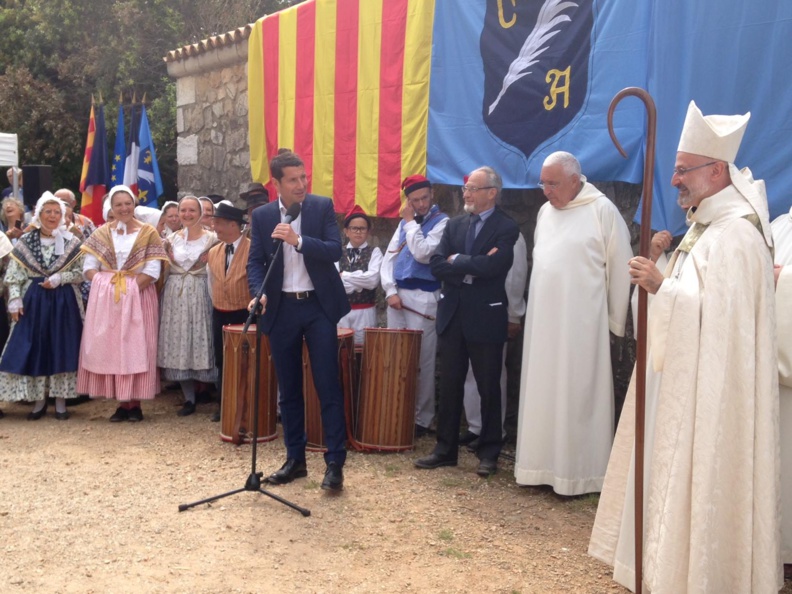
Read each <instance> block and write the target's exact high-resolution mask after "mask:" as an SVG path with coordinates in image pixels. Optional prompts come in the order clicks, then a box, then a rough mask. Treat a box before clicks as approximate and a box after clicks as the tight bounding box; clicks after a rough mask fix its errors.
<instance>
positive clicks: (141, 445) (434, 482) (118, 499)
mask: <svg viewBox="0 0 792 594" xmlns="http://www.w3.org/2000/svg"><path fill="white" fill-rule="evenodd" d="M178 406H179V398H178V395H177V394H175V393H166V394H164V395H162V396H160V397H159V398H158V399H157V400H156V401H155V402H153V403H144V408H143V410H144V414H145V415H146V419H145V421H144V422H143V423H139V424H133V423H121V424H111V423H109V422H108V421H107V419H108V417H109V416H110V414H112V412H113V410H114V408H115V407H114V403H112V402H104V401H95V402H89V403H86V404H83V405H80V406H76V407H71V408H70V411H71V413H72V418H71V419H70V420H68V421H66V422H59V421H56V420H55V419H54V418H53V417H52V411H51V412H50V413H49V414H48V416H47V417H45V418H44V419H42V420H40V421H38V422H27V421H26V420H25V415H26V414H27V413H28V412H29V411H30V407H29V406H25V405H22V404H3V405H2V410H3V411H4V412H5V413H6V417H5V418H4V419H2V420H0V476H2V481H0V535H2V542H0V547H2V551H3V555H2V561H0V591H2V592H8V593H16V592H35V593H40V592H96V593H100V592H101V593H107V592H112V593H116V592H118V593H121V592H135V593H139V592H190V593H209V592H212V593H213V592H300V593H312V592H316V593H319V592H328V593H329V592H339V593H340V592H344V593H369V592H394V593H395V592H398V593H411V592H449V593H451V592H493V593H496V592H497V593H501V592H502V593H507V594H513V593H521V594H528V593H545V592H575V593H581V592H583V593H591V594H594V593H602V592H608V593H623V592H627V591H626V590H624V589H623V588H621V587H619V586H617V585H616V584H614V582H613V581H612V580H611V578H610V572H609V570H608V568H607V567H606V566H604V565H602V564H601V563H599V562H598V561H596V560H594V559H592V558H590V557H589V556H588V555H587V554H586V548H587V546H588V538H589V534H590V531H591V526H592V523H593V521H594V514H595V512H596V504H597V498H596V497H593V496H589V497H581V498H561V497H558V496H556V495H554V494H553V493H552V492H551V491H549V490H548V489H546V488H520V487H517V486H516V485H515V484H514V480H513V476H512V468H511V465H510V464H509V463H508V462H502V463H501V470H500V471H499V473H498V474H497V475H496V476H495V477H492V478H490V479H488V480H483V479H480V478H479V477H477V476H476V474H475V469H476V464H477V461H476V459H475V457H474V456H473V455H472V454H469V453H467V452H465V451H463V452H462V453H461V455H460V464H459V466H458V467H456V468H441V469H437V470H434V471H421V470H418V469H415V468H414V467H413V465H412V459H413V458H415V457H416V456H419V455H423V454H426V453H428V452H429V451H430V450H431V447H432V438H430V437H428V438H423V439H421V440H419V441H418V443H417V446H416V451H415V452H408V453H405V454H361V453H350V455H349V458H348V460H347V465H346V467H345V469H344V470H345V489H344V491H343V493H342V494H340V495H331V494H328V493H325V492H324V491H322V490H321V489H320V488H319V485H320V483H321V479H322V475H323V471H324V463H323V461H322V458H321V454H316V453H312V454H309V455H308V467H309V474H308V477H307V478H306V479H300V480H297V481H295V482H294V483H291V484H289V485H284V486H281V487H272V492H273V493H277V494H278V495H281V496H283V497H285V498H286V499H289V500H291V501H293V502H294V503H296V504H298V505H300V506H303V507H306V508H308V509H310V510H311V516H310V517H307V518H306V517H303V516H301V515H300V514H299V513H297V512H296V511H294V510H291V509H290V508H288V507H286V506H284V505H282V504H281V503H279V502H277V501H275V500H273V499H271V498H269V497H266V496H263V495H259V494H255V493H249V492H245V493H240V494H238V495H234V496H232V497H230V498H227V499H224V500H222V501H218V502H215V503H213V504H211V505H202V506H198V507H196V508H194V509H191V510H188V511H185V512H183V513H179V512H178V505H179V504H181V503H188V502H192V501H195V500H198V499H202V498H205V497H209V496H211V495H215V494H219V493H223V492H226V491H229V490H231V489H236V488H241V487H243V486H244V484H245V480H246V479H247V476H248V474H249V473H250V446H241V447H236V446H234V445H232V444H227V443H223V442H221V441H220V440H219V438H218V430H219V426H218V425H217V424H214V423H211V422H210V421H209V416H210V414H211V412H212V405H199V407H198V412H197V413H196V414H194V415H192V416H190V417H185V418H178V417H176V415H175V413H176V410H177V408H178ZM283 458H284V448H283V442H282V441H281V440H280V439H278V440H275V441H273V442H270V443H267V444H263V445H261V446H260V447H259V448H258V461H259V464H258V467H259V470H262V471H264V472H265V474H268V473H269V472H271V471H272V470H274V469H276V468H277V467H279V466H280V464H281V463H282V461H283ZM784 592H792V588H790V587H789V584H788V585H787V588H785V589H784Z"/></svg>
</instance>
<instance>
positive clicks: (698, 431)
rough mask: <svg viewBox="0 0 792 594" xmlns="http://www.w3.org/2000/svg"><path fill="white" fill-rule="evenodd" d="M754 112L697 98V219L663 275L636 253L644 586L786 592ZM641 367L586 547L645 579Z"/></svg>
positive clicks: (679, 180) (688, 197)
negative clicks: (641, 318)
mask: <svg viewBox="0 0 792 594" xmlns="http://www.w3.org/2000/svg"><path fill="white" fill-rule="evenodd" d="M747 121H748V116H733V117H732V116H709V117H708V118H704V116H702V114H701V112H700V111H699V110H698V108H697V107H696V106H695V103H693V102H691V105H690V107H689V109H688V116H687V119H686V121H685V127H684V129H683V133H682V139H681V140H680V144H679V149H678V153H677V161H676V167H675V168H674V175H673V177H672V184H673V185H674V186H676V187H677V188H678V189H679V203H680V206H682V207H683V208H689V210H688V215H687V217H688V222H689V223H690V224H691V226H690V228H689V229H688V232H687V234H686V235H685V238H684V239H683V241H682V243H681V244H680V246H679V248H678V249H677V250H676V251H675V253H674V255H673V256H672V258H671V261H670V262H669V265H668V267H667V268H666V272H665V274H664V275H663V274H660V273H659V272H658V271H657V268H656V267H655V265H654V264H653V263H651V261H649V260H647V259H645V258H634V259H633V260H631V261H630V274H631V276H632V277H633V282H634V283H636V284H640V285H641V286H643V287H644V288H646V289H647V290H648V291H649V292H650V293H653V294H654V297H653V299H652V302H651V307H650V309H649V321H648V329H647V337H648V340H649V356H648V361H647V369H646V371H647V382H646V439H645V448H646V449H645V456H644V460H645V474H644V477H643V484H644V493H645V496H644V540H643V552H644V555H643V578H644V580H643V581H644V592H649V593H651V594H665V593H668V594H671V593H673V594H724V593H734V594H738V593H745V592H776V591H778V589H779V588H780V587H781V586H782V583H783V580H782V574H781V563H780V551H779V548H780V547H779V506H778V497H779V480H778V475H779V456H778V449H779V442H778V379H777V373H778V371H777V360H776V341H775V302H774V296H773V265H772V256H771V250H770V247H771V246H772V239H771V237H770V228H769V219H768V212H767V198H766V194H765V190H764V183H763V182H762V181H754V180H753V178H752V176H751V173H750V171H749V170H747V169H744V170H742V171H740V170H738V169H737V168H736V167H735V166H734V164H733V160H734V157H735V156H736V154H737V150H738V148H739V144H740V141H741V139H742V135H743V133H744V130H745V126H746V125H747ZM634 381H635V379H634V377H633V383H632V384H631V386H630V390H629V391H628V394H627V400H626V402H625V407H624V410H623V412H622V416H621V420H620V422H619V429H618V432H617V434H616V439H615V441H614V445H613V452H612V454H611V459H610V461H609V463H608V471H607V474H606V477H605V484H604V487H603V491H602V495H601V497H600V503H599V507H598V509H597V517H596V519H595V523H594V530H593V532H592V537H591V542H590V544H589V554H591V555H592V556H594V557H596V558H598V559H600V560H602V561H604V562H605V563H607V564H609V565H611V566H613V567H614V579H615V580H616V581H617V582H619V583H621V584H622V585H624V586H626V587H627V588H630V589H631V590H633V591H635V562H634V541H633V538H634V536H633V527H634V488H633V485H634V479H633V472H634V453H633V443H634V436H635V422H634V419H635V416H634V407H635V383H634Z"/></svg>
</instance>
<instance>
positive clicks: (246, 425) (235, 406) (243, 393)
mask: <svg viewBox="0 0 792 594" xmlns="http://www.w3.org/2000/svg"><path fill="white" fill-rule="evenodd" d="M242 327H243V325H242V324H230V325H228V326H223V388H222V390H223V399H222V407H221V410H220V439H222V440H223V441H231V442H234V443H240V442H244V443H250V442H251V441H252V438H253V419H254V411H255V408H254V406H255V401H254V399H253V396H252V395H253V392H254V390H255V385H256V383H255V382H256V358H255V357H256V326H254V325H251V326H250V328H249V330H248V333H247V334H245V335H244V336H243V335H242ZM260 373H261V381H260V384H259V393H258V397H259V414H258V434H259V436H258V439H257V441H258V442H265V441H271V440H273V439H275V438H276V437H277V430H276V421H277V400H278V380H277V378H276V377H275V365H274V364H273V362H272V355H271V351H270V344H269V339H268V338H267V337H266V336H262V337H261V372H260ZM240 407H242V409H243V410H242V422H241V423H240V425H239V434H240V436H241V439H236V440H235V439H234V424H235V423H236V419H237V415H238V412H239V410H240Z"/></svg>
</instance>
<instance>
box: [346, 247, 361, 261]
mask: <svg viewBox="0 0 792 594" xmlns="http://www.w3.org/2000/svg"><path fill="white" fill-rule="evenodd" d="M359 257H360V248H349V249H348V251H347V259H348V260H349V263H350V264H355V263H356V262H357V261H358V258H359Z"/></svg>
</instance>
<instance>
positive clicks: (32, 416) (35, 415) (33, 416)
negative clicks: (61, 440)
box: [27, 403, 49, 421]
mask: <svg viewBox="0 0 792 594" xmlns="http://www.w3.org/2000/svg"><path fill="white" fill-rule="evenodd" d="M48 406H49V405H48V404H46V403H45V404H44V408H42V409H41V410H37V411H32V412H29V413H28V415H27V420H28V421H38V420H39V419H40V418H41V417H43V416H44V414H45V413H46V412H47V407H48Z"/></svg>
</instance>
